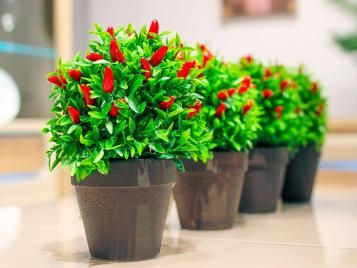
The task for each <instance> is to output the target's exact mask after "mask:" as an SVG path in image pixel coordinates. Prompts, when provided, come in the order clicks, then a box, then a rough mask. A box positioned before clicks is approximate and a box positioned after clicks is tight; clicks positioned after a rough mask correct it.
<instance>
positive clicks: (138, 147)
mask: <svg viewBox="0 0 357 268" xmlns="http://www.w3.org/2000/svg"><path fill="white" fill-rule="evenodd" d="M134 145H135V148H136V150H137V151H138V154H139V155H141V154H142V153H143V147H142V145H141V142H138V141H134Z"/></svg>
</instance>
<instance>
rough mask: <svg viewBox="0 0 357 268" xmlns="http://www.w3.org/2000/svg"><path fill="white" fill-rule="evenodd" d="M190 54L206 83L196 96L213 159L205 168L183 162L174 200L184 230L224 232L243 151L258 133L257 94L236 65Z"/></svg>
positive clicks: (234, 205)
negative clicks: (200, 102)
mask: <svg viewBox="0 0 357 268" xmlns="http://www.w3.org/2000/svg"><path fill="white" fill-rule="evenodd" d="M194 53H195V54H193V55H194V56H193V57H194V59H195V60H196V61H197V64H199V67H200V68H202V70H203V73H202V74H201V75H203V77H204V78H205V79H206V83H205V84H204V85H201V86H199V87H197V92H198V93H199V94H201V95H203V96H204V100H203V109H202V116H203V117H204V118H205V120H206V121H207V124H208V126H209V128H210V129H211V130H212V131H213V140H212V144H211V149H212V150H213V155H214V158H213V159H211V160H208V162H207V163H206V164H204V163H194V162H193V161H192V160H184V165H185V168H186V172H185V173H180V174H178V176H177V182H176V185H175V187H174V197H175V200H176V204H177V209H178V214H179V219H180V223H181V226H182V227H183V228H187V229H199V230H217V229H227V228H231V227H232V226H233V223H234V219H235V217H236V213H237V209H238V204H239V200H240V194H241V189H242V185H243V179H244V173H245V171H246V170H247V164H248V162H247V160H248V159H247V152H246V151H247V150H249V149H250V148H252V145H253V142H254V140H255V138H256V137H257V133H258V129H259V123H258V115H259V109H258V107H257V105H256V103H255V101H254V99H255V95H256V90H255V89H254V86H253V84H252V82H251V78H250V77H249V76H241V75H240V73H239V70H238V66H237V65H236V64H232V63H224V62H222V61H220V60H218V59H217V58H216V57H215V56H214V55H213V54H212V53H211V52H210V51H209V50H208V49H207V48H206V46H204V45H200V46H198V48H197V50H196V51H195V52H194ZM191 56H192V54H191Z"/></svg>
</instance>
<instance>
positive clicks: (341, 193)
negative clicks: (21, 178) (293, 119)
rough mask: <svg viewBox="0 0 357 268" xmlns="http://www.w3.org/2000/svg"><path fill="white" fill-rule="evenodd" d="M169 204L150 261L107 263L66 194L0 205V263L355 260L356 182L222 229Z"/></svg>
mask: <svg viewBox="0 0 357 268" xmlns="http://www.w3.org/2000/svg"><path fill="white" fill-rule="evenodd" d="M175 209H176V208H175V205H174V204H172V206H171V210H170V213H169V218H168V221H167V225H166V229H165V234H164V241H163V247H162V250H161V253H160V255H159V256H158V257H157V258H156V259H153V260H148V261H141V262H131V263H115V262H110V261H109V262H108V261H102V260H98V259H93V258H91V257H90V255H89V252H88V247H87V244H86V240H85V235H84V230H83V227H82V223H81V220H80V218H79V212H78V208H77V204H76V201H75V199H74V198H68V199H65V200H63V201H60V202H53V203H45V204H40V205H36V206H27V207H11V206H10V207H0V267H37V268H41V267H89V266H100V267H114V266H115V267H165V268H170V267H188V268H189V267H204V268H210V267H214V268H216V267H217V268H218V267H232V268H233V267H234V268H237V267H244V268H246V267H248V268H255V267H257V268H270V267H274V268H279V267H283V268H295V267H296V268H301V267H303V268H310V267H311V268H320V267H321V268H322V267H324V268H325V267H327V268H330V267H331V268H335V267H337V268H344V267H351V268H356V267H357V187H356V186H354V187H351V186H349V187H342V188H341V187H339V188H328V187H322V186H320V188H318V189H317V191H316V193H315V199H314V201H313V202H312V204H311V205H285V206H281V208H280V209H279V211H278V212H276V213H271V214H261V215H248V214H244V215H239V216H237V220H236V225H235V227H234V228H233V229H231V230H225V231H188V230H181V229H180V228H179V223H178V218H177V213H176V211H175Z"/></svg>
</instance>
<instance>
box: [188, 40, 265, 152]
mask: <svg viewBox="0 0 357 268" xmlns="http://www.w3.org/2000/svg"><path fill="white" fill-rule="evenodd" d="M191 56H192V57H194V58H195V59H196V60H197V61H198V64H199V65H198V67H199V68H200V69H202V72H203V73H202V74H201V75H203V77H204V78H205V79H206V84H205V85H199V86H198V87H197V92H198V93H199V94H201V95H203V96H204V102H203V115H204V117H205V118H206V121H207V124H208V126H209V128H210V129H212V130H213V141H212V149H213V150H225V151H230V150H235V151H247V150H249V149H251V148H252V147H253V143H254V141H255V139H256V138H257V134H258V130H259V128H260V125H259V119H258V116H259V113H260V111H259V108H258V106H257V105H256V102H255V98H256V94H257V91H256V89H255V85H254V84H253V82H252V80H251V77H250V76H248V75H243V74H242V73H241V72H240V71H239V68H238V65H237V64H233V63H225V62H223V61H221V60H219V59H217V57H215V56H214V55H213V54H212V53H211V52H210V51H209V50H208V49H207V47H206V46H205V45H198V46H197V49H196V50H195V51H194V52H193V53H191Z"/></svg>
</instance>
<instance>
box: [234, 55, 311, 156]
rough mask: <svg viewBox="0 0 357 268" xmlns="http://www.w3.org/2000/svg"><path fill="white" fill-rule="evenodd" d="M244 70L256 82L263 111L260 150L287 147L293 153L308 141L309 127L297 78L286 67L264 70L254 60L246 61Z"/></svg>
mask: <svg viewBox="0 0 357 268" xmlns="http://www.w3.org/2000/svg"><path fill="white" fill-rule="evenodd" d="M240 70H241V71H242V72H244V73H246V74H247V75H250V76H251V77H252V79H253V83H254V84H256V86H257V89H258V91H259V94H258V95H257V102H258V105H259V106H260V107H261V108H262V116H261V117H260V122H261V126H262V128H261V131H260V133H259V138H258V139H257V141H256V146H268V147H275V146H287V147H289V149H290V150H291V151H294V150H296V149H297V147H298V146H299V145H300V144H302V143H304V142H305V140H306V132H307V126H306V124H301V122H303V118H304V114H303V113H302V112H301V111H302V102H301V99H300V96H299V94H298V89H297V87H298V84H297V83H296V82H295V81H294V77H293V74H292V73H291V72H289V71H288V70H287V69H286V68H285V67H284V66H282V65H272V66H266V67H264V66H263V65H262V63H261V62H259V61H258V60H256V59H254V58H253V57H252V56H246V57H242V58H241V60H240Z"/></svg>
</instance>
